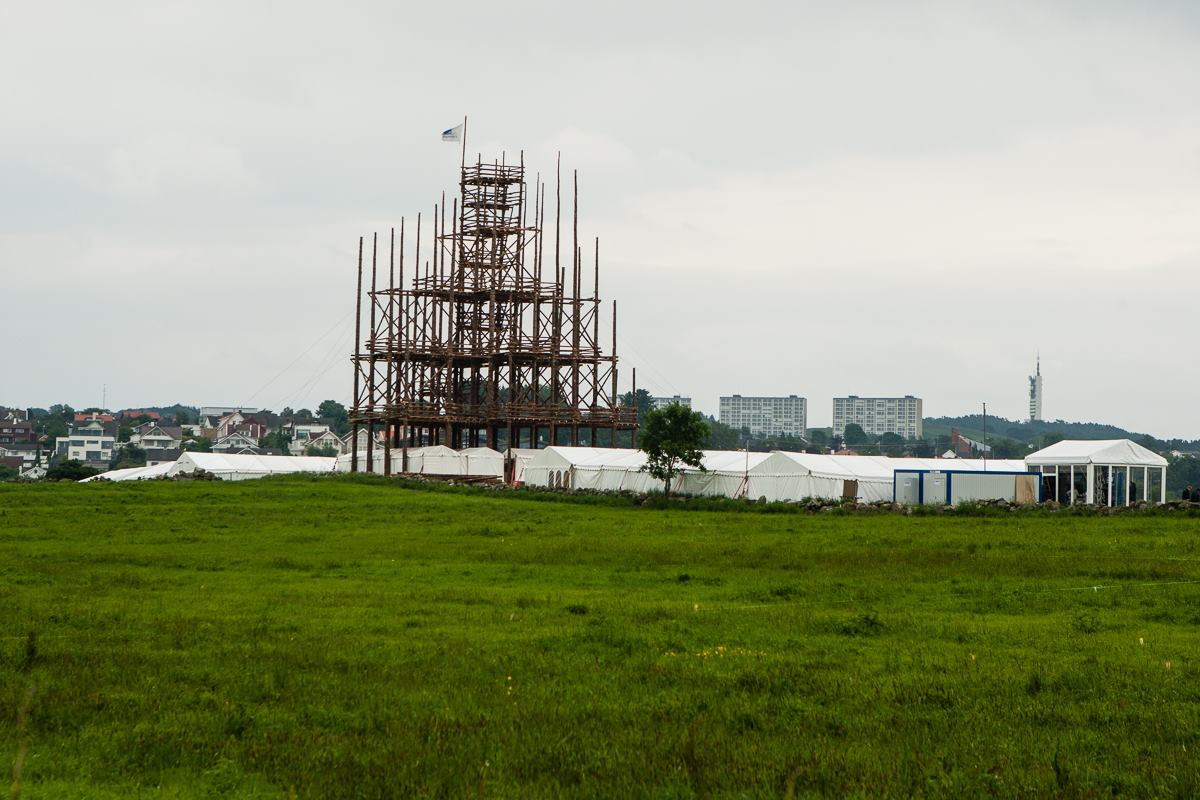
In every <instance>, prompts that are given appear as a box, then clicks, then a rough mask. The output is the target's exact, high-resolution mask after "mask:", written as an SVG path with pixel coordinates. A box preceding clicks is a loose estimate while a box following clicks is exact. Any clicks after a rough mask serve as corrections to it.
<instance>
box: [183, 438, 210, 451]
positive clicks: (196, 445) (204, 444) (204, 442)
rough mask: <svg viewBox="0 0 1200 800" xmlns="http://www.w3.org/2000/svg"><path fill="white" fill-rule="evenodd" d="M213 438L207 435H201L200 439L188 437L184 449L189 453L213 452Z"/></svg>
mask: <svg viewBox="0 0 1200 800" xmlns="http://www.w3.org/2000/svg"><path fill="white" fill-rule="evenodd" d="M212 444H213V443H212V439H209V438H208V437H207V436H201V437H199V438H198V439H187V440H185V441H184V443H183V449H184V450H186V451H187V452H189V453H211V452H212Z"/></svg>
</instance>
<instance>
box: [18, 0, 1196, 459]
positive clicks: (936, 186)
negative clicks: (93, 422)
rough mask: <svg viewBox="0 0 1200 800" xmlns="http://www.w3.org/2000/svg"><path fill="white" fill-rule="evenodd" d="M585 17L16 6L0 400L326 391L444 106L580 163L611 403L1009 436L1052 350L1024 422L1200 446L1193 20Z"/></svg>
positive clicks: (1036, 7)
mask: <svg viewBox="0 0 1200 800" xmlns="http://www.w3.org/2000/svg"><path fill="white" fill-rule="evenodd" d="M578 6H579V4H562V5H559V4H554V3H534V2H509V3H488V4H486V5H480V4H476V3H451V4H439V3H421V4H405V3H399V4H398V3H395V2H387V3H385V2H379V3H368V2H341V3H304V2H299V3H297V2H287V3H284V2H260V3H241V2H239V3H234V2H219V1H217V0H207V1H206V2H190V3H186V2H164V0H155V1H154V2H144V3H134V2H121V1H120V0H114V2H108V3H95V2H78V3H71V2H56V3H8V4H5V5H4V6H3V7H2V8H0V103H2V107H0V109H2V110H0V277H2V282H0V286H2V287H3V289H2V291H3V297H4V302H3V306H2V307H3V318H4V330H5V333H6V336H5V338H6V343H5V346H4V347H3V349H2V350H0V353H2V355H0V404H5V405H21V406H25V405H37V406H46V405H49V404H51V403H56V402H66V403H70V404H72V405H75V406H77V407H82V406H86V405H93V404H99V403H100V401H101V396H102V386H104V385H105V384H107V401H108V405H109V406H111V407H114V408H119V407H126V406H137V405H158V404H169V403H175V402H183V403H188V404H193V405H202V404H211V405H216V404H230V405H232V404H245V405H253V406H266V407H269V408H272V409H274V410H276V411H278V410H279V409H281V408H282V407H283V406H287V405H290V406H293V407H296V408H299V407H301V406H309V407H313V406H315V405H316V404H317V403H319V402H320V401H321V400H323V399H325V398H335V399H338V400H340V401H342V402H345V403H349V399H350V398H349V395H350V374H351V373H350V369H349V365H348V364H349V362H348V356H349V353H350V351H351V350H352V347H353V344H352V328H351V325H352V323H353V293H354V284H353V281H354V258H355V250H356V247H357V237H358V236H359V235H360V234H368V235H369V234H370V232H371V231H373V230H381V231H384V230H386V229H387V227H388V226H390V225H393V224H396V223H398V221H399V219H400V217H401V215H405V216H408V217H411V216H413V215H415V214H416V212H418V211H424V212H428V211H429V209H430V208H431V206H432V204H433V202H434V201H435V200H436V199H437V197H438V196H439V195H440V193H441V192H442V191H451V190H453V189H454V187H455V186H456V182H457V177H456V168H457V164H458V157H459V154H458V151H457V149H456V147H455V146H454V145H450V144H444V143H442V142H441V141H440V139H439V133H440V132H441V130H442V129H444V128H447V127H450V126H451V125H454V124H456V123H457V122H458V121H460V120H461V119H462V116H463V115H464V114H468V115H469V116H470V121H469V123H468V147H469V150H470V151H472V152H481V153H482V154H483V156H484V157H485V158H492V157H493V156H498V155H499V153H500V151H502V150H507V151H508V152H509V153H513V152H516V151H518V150H521V149H524V150H525V153H526V156H525V157H526V163H527V165H529V166H530V168H531V170H536V169H538V168H540V169H542V170H543V171H546V170H552V169H553V159H554V153H555V151H556V150H561V151H562V153H563V161H564V166H565V167H567V168H577V169H578V170H579V173H580V198H581V206H582V209H581V233H583V234H584V235H585V236H587V237H591V236H593V235H595V236H599V237H600V239H601V251H602V274H601V288H602V294H603V296H604V297H605V299H616V300H618V301H619V305H620V318H621V325H620V328H621V330H620V338H619V351H620V352H619V355H620V356H621V359H622V360H621V365H622V384H623V385H622V390H625V389H626V388H628V380H629V376H630V371H629V367H632V366H636V367H637V369H638V382H639V386H644V387H646V388H648V389H650V390H651V391H652V392H654V393H656V394H685V395H690V396H692V397H693V398H694V400H695V405H696V407H698V408H700V409H701V410H705V411H708V412H710V413H714V414H715V413H716V411H717V397H718V396H719V395H722V394H733V393H740V394H744V395H748V394H799V395H802V396H804V397H807V398H808V401H809V424H810V425H813V426H818V425H827V424H829V421H830V416H831V398H832V397H833V396H834V395H844V394H858V395H874V394H883V395H903V394H914V395H917V396H919V397H922V398H924V401H925V406H924V407H925V413H926V415H931V416H941V415H951V414H960V413H972V412H975V411H977V410H978V409H979V407H980V403H982V402H985V401H986V402H987V403H988V410H989V412H990V413H994V414H998V415H1003V416H1007V417H1014V418H1020V417H1022V416H1024V415H1025V413H1026V406H1027V397H1026V391H1027V383H1026V376H1027V375H1028V374H1030V372H1031V371H1032V369H1033V364H1034V358H1035V354H1036V353H1037V352H1038V351H1039V350H1040V351H1041V354H1042V372H1043V375H1044V378H1045V408H1044V412H1045V415H1046V417H1047V418H1049V419H1057V418H1063V419H1067V420H1078V421H1103V422H1111V423H1115V424H1119V425H1122V426H1125V427H1129V428H1131V429H1135V430H1139V431H1147V432H1150V433H1153V434H1156V435H1161V436H1166V435H1175V436H1186V437H1189V438H1191V437H1200V412H1198V409H1200V324H1198V322H1197V318H1198V316H1200V315H1198V314H1197V311H1198V309H1200V46H1198V45H1200V42H1198V41H1197V40H1198V39H1200V7H1197V6H1196V5H1195V3H1192V2H1177V3H1176V2H1163V1H1161V0H1160V2H1155V3H1153V4H1136V3H1126V2H1104V0H1080V2H1059V3H1051V2H1037V3H1033V2H1030V3H977V4H972V3H961V2H954V3H951V2H945V3H938V2H909V3H895V2H878V3H838V4H831V3H799V2H779V3H770V4H767V3H755V2H742V3H728V2H721V3H704V2H692V3H688V4H675V3H671V4H660V5H659V8H658V9H657V10H656V7H655V6H656V4H653V3H645V2H644V1H643V2H630V3H613V2H609V3H604V4H591V5H590V6H588V8H586V9H583V8H579V7H578ZM568 9H569V10H568ZM1193 9H1198V10H1193Z"/></svg>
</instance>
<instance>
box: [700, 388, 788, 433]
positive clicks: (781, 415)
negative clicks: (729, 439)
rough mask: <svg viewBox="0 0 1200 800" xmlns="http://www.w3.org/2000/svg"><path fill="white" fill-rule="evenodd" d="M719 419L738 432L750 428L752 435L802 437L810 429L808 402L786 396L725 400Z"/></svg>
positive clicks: (722, 400) (737, 397) (739, 396)
mask: <svg viewBox="0 0 1200 800" xmlns="http://www.w3.org/2000/svg"><path fill="white" fill-rule="evenodd" d="M719 419H720V420H721V423H722V424H724V425H728V426H729V427H731V428H734V429H736V430H739V431H740V430H741V429H742V428H748V429H749V431H750V434H751V435H752V436H785V435H786V436H803V435H804V432H805V431H806V430H807V428H808V401H807V400H806V399H804V398H803V397H797V396H796V395H794V394H791V395H788V396H787V397H742V396H741V395H740V394H735V395H733V396H732V397H722V398H721V403H720V410H719Z"/></svg>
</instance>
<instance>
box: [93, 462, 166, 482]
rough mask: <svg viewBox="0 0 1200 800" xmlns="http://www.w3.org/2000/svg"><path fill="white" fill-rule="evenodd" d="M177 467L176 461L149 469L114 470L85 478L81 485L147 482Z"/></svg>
mask: <svg viewBox="0 0 1200 800" xmlns="http://www.w3.org/2000/svg"><path fill="white" fill-rule="evenodd" d="M174 466H175V462H174V461H165V462H163V463H161V464H154V465H153V466H149V467H126V468H125V469H113V470H109V471H108V472H103V473H101V474H99V475H93V476H91V477H90V478H84V479H83V480H81V481H80V483H90V482H91V481H145V480H150V479H151V478H161V477H163V476H165V475H166V474H167V473H168V472H170V471H171V468H172V467H174Z"/></svg>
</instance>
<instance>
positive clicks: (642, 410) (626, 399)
mask: <svg viewBox="0 0 1200 800" xmlns="http://www.w3.org/2000/svg"><path fill="white" fill-rule="evenodd" d="M621 405H623V406H637V410H638V425H639V426H641V425H645V424H646V423H645V420H646V413H647V412H648V411H650V409H652V408H653V407H654V401H653V400H652V399H651V398H650V393H649V392H647V391H646V390H645V389H638V390H637V397H634V396H633V392H626V393H625V394H623V395H621Z"/></svg>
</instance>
